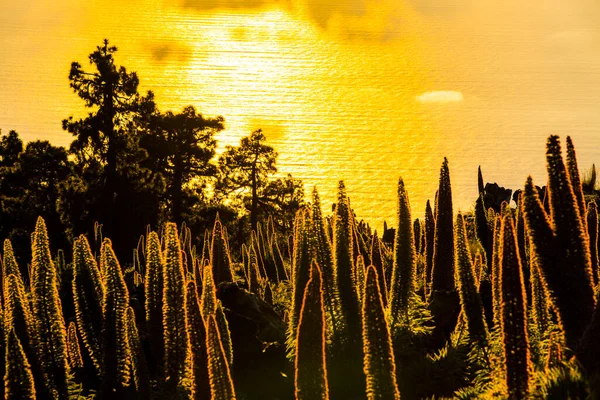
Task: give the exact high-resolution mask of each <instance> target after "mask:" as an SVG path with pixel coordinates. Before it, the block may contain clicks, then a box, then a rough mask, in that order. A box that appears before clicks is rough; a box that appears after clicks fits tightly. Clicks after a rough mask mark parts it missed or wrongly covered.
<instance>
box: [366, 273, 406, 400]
mask: <svg viewBox="0 0 600 400" xmlns="http://www.w3.org/2000/svg"><path fill="white" fill-rule="evenodd" d="M377 281H378V277H377V271H376V270H375V268H374V267H373V266H370V267H369V268H368V269H367V282H366V287H365V295H364V300H363V309H362V322H363V323H362V327H363V332H362V334H363V346H364V354H365V358H364V370H365V375H366V376H367V398H368V399H369V400H388V399H396V400H400V392H399V391H398V385H397V383H396V362H395V360H394V352H393V349H392V338H391V336H390V329H389V327H388V324H387V321H386V318H385V312H384V308H383V303H382V302H381V294H380V293H379V283H378V282H377Z"/></svg>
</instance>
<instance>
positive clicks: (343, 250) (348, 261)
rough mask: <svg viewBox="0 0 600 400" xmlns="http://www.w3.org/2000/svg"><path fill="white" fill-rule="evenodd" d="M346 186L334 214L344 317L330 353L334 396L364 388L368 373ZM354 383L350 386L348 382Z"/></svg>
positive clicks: (337, 278)
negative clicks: (365, 370)
mask: <svg viewBox="0 0 600 400" xmlns="http://www.w3.org/2000/svg"><path fill="white" fill-rule="evenodd" d="M351 213H352V210H351V208H350V203H349V200H348V197H347V196H346V187H345V186H344V182H342V181H340V182H339V186H338V198H337V203H336V209H335V214H334V215H333V236H334V246H333V254H334V265H335V284H336V288H337V295H338V303H337V305H338V306H339V309H340V318H339V319H338V320H337V321H336V324H337V326H335V327H333V329H334V337H335V338H334V341H336V344H338V346H337V349H336V350H334V351H331V352H330V353H329V355H328V358H329V359H328V363H329V364H328V366H330V368H329V371H328V372H329V376H330V380H329V383H330V387H329V389H330V393H331V397H336V398H338V397H339V398H345V397H348V396H349V391H357V390H360V391H362V390H363V387H364V384H365V375H364V372H363V369H362V368H361V367H360V362H361V360H362V359H363V357H364V356H363V353H362V350H363V349H362V347H361V346H360V343H361V333H362V327H361V316H360V306H359V300H358V291H357V286H356V279H355V273H354V260H353V258H352V257H353V254H354V252H353V248H352V245H353V238H352V234H353V225H352V224H353V217H352V215H351ZM348 381H349V382H352V385H348V384H347V382H348Z"/></svg>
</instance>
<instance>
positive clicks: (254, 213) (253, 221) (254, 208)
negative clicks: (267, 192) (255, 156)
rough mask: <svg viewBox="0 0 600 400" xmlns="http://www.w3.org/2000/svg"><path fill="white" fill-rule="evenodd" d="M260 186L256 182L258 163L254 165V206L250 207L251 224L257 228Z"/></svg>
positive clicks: (253, 227) (253, 228)
mask: <svg viewBox="0 0 600 400" xmlns="http://www.w3.org/2000/svg"><path fill="white" fill-rule="evenodd" d="M257 214H258V188H257V183H256V163H254V164H253V165H252V206H251V208H250V225H251V226H252V230H256V225H257V223H258V215H257Z"/></svg>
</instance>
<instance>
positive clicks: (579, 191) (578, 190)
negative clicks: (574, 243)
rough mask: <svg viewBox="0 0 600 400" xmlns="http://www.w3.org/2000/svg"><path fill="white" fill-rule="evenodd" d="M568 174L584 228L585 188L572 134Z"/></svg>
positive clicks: (568, 148)
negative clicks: (582, 185)
mask: <svg viewBox="0 0 600 400" xmlns="http://www.w3.org/2000/svg"><path fill="white" fill-rule="evenodd" d="M567 174H568V175H569V180H570V181H571V187H572V188H573V194H574V195H575V201H576V202H577V208H578V209H579V215H580V216H581V220H582V222H583V225H584V228H586V226H585V225H586V218H585V214H586V207H585V199H584V198H583V188H582V187H581V178H580V177H579V168H578V167H577V156H576V155H575V147H573V141H572V140H571V137H570V136H567Z"/></svg>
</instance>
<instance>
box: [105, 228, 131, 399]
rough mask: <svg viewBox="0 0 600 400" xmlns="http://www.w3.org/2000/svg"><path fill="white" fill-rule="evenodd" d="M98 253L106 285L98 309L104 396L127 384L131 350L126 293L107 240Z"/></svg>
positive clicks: (127, 295) (121, 274)
mask: <svg viewBox="0 0 600 400" xmlns="http://www.w3.org/2000/svg"><path fill="white" fill-rule="evenodd" d="M100 253H101V260H100V262H101V264H102V270H103V271H104V283H105V285H106V286H105V290H104V301H103V309H102V316H103V325H102V347H103V353H104V359H103V363H102V366H103V368H104V369H103V372H104V388H105V390H107V391H108V393H111V392H112V391H113V390H117V393H119V392H120V391H121V390H122V389H123V388H124V387H126V386H128V385H129V380H130V377H131V349H130V346H129V340H128V334H127V324H128V321H127V309H128V308H129V292H128V291H127V286H126V284H125V280H124V279H123V273H122V272H121V266H120V265H119V261H118V260H117V257H116V256H115V253H114V251H113V249H112V243H111V241H110V239H104V240H103V242H102V247H101V250H100Z"/></svg>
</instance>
